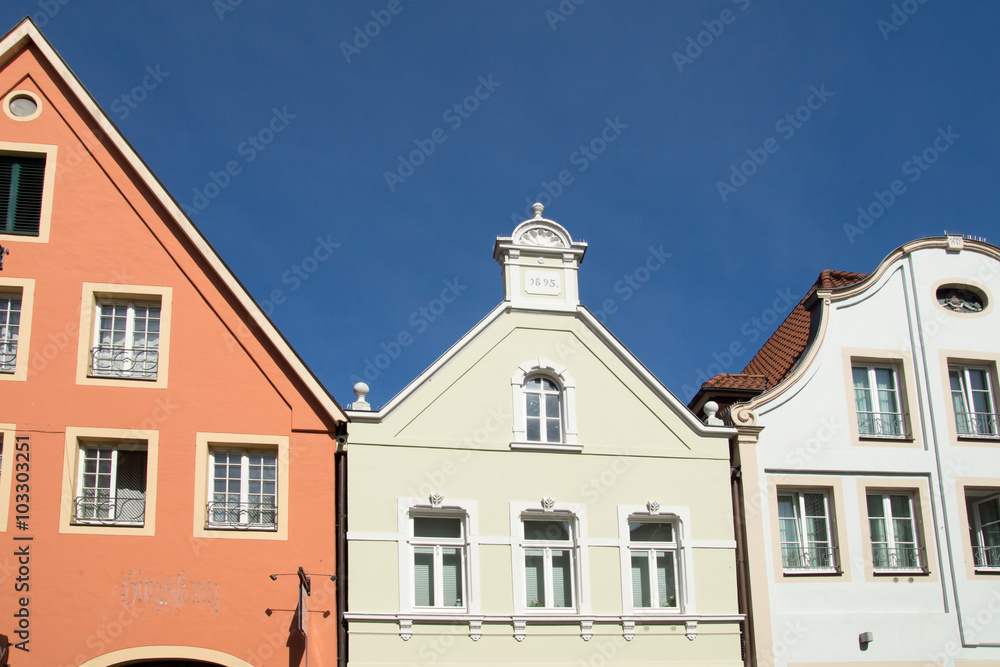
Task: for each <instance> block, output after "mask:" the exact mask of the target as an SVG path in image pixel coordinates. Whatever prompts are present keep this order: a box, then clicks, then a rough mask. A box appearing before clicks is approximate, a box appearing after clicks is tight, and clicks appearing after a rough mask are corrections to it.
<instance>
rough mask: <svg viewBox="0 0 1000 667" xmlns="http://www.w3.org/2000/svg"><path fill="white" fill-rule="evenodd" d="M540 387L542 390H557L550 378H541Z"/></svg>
mask: <svg viewBox="0 0 1000 667" xmlns="http://www.w3.org/2000/svg"><path fill="white" fill-rule="evenodd" d="M542 389H543V390H544V391H556V390H557V387H556V383H555V382H553V381H552V380H548V379H546V378H542Z"/></svg>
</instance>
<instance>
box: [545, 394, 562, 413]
mask: <svg viewBox="0 0 1000 667" xmlns="http://www.w3.org/2000/svg"><path fill="white" fill-rule="evenodd" d="M559 414H560V412H559V397H558V396H546V397H545V416H546V417H558V416H559Z"/></svg>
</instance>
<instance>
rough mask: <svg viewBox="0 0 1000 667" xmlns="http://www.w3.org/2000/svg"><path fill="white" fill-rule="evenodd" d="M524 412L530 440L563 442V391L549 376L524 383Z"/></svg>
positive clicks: (531, 379) (537, 377) (530, 379)
mask: <svg viewBox="0 0 1000 667" xmlns="http://www.w3.org/2000/svg"><path fill="white" fill-rule="evenodd" d="M524 412H525V419H526V426H527V436H528V442H562V392H561V391H560V390H559V385H557V384H556V383H555V382H553V381H552V380H550V379H549V378H547V377H542V376H535V377H532V378H528V380H527V381H526V382H525V383H524Z"/></svg>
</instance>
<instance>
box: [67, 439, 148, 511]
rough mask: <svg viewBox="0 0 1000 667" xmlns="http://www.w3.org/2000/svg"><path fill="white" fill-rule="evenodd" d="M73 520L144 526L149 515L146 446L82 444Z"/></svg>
mask: <svg viewBox="0 0 1000 667" xmlns="http://www.w3.org/2000/svg"><path fill="white" fill-rule="evenodd" d="M78 471H79V477H78V480H77V487H76V488H77V493H76V497H75V498H74V499H73V523H76V524H88V523H97V524H110V525H116V526H142V525H143V524H144V522H145V518H146V449H145V448H144V447H143V448H139V447H138V446H129V445H122V444H111V443H87V444H85V445H82V446H81V447H80V464H79V466H78Z"/></svg>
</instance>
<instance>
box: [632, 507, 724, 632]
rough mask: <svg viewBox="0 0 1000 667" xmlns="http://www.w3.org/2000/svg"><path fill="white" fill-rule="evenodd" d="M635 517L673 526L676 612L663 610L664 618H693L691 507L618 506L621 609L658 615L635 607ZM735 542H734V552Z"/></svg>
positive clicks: (639, 613)
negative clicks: (630, 524) (631, 532)
mask: <svg viewBox="0 0 1000 667" xmlns="http://www.w3.org/2000/svg"><path fill="white" fill-rule="evenodd" d="M632 517H635V518H637V519H642V520H644V521H650V522H655V521H662V522H663V523H671V524H673V526H674V529H675V530H676V532H677V538H676V539H677V574H678V576H677V584H678V589H679V590H678V591H677V597H678V600H677V606H678V608H679V609H680V614H678V613H677V612H669V611H664V612H663V615H664V616H672V617H674V618H676V617H677V616H678V615H687V616H691V615H694V614H696V613H697V605H696V604H695V601H696V598H695V590H694V554H693V547H694V545H693V544H692V542H691V541H690V540H689V539H688V536H689V535H690V534H691V510H690V508H688V507H660V508H659V509H658V510H657V512H656V514H653V513H652V512H650V511H649V508H648V507H647V506H646V505H619V506H618V554H619V562H620V563H621V591H622V610H623V611H624V612H625V614H626V615H628V616H630V617H631V616H636V615H641V616H644V617H645V616H658V615H659V614H658V613H657V612H656V611H655V610H649V609H641V610H638V611H637V610H636V609H635V608H634V607H633V605H632V562H631V560H632V559H631V551H630V550H629V544H630V540H629V530H628V521H629V519H630V518H632ZM735 547H736V543H735V542H733V548H734V549H735Z"/></svg>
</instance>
